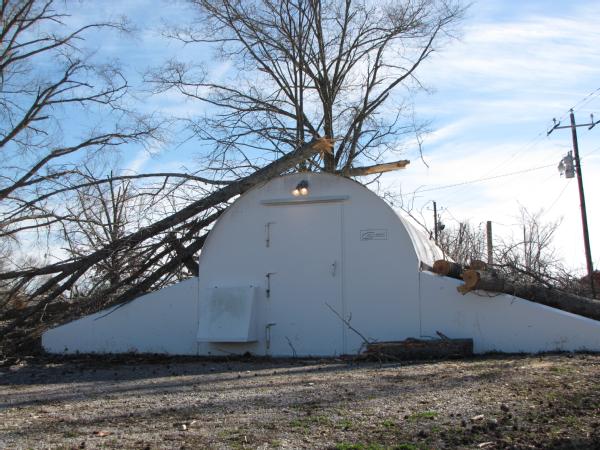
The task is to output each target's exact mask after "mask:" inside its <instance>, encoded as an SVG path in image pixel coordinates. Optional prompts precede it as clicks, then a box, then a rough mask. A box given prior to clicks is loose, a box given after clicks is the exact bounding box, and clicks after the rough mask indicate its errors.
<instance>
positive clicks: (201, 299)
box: [43, 173, 600, 356]
mask: <svg viewBox="0 0 600 450" xmlns="http://www.w3.org/2000/svg"><path fill="white" fill-rule="evenodd" d="M302 180H306V181H307V182H308V184H309V195H307V196H306V197H293V196H292V194H291V192H292V190H293V189H294V188H295V187H296V185H297V184H298V183H299V182H300V181H302ZM440 256H441V253H440V251H439V249H438V248H437V247H435V246H434V245H433V244H432V242H431V241H430V240H429V239H428V238H427V237H426V236H424V235H423V234H422V233H419V232H418V231H417V230H415V229H414V228H412V227H410V226H409V225H408V224H406V223H405V222H404V221H403V220H401V219H400V218H399V217H398V216H397V215H396V214H395V212H394V211H393V210H392V209H391V208H389V206H388V205H387V204H386V203H385V202H384V201H383V200H381V199H380V198H378V197H377V196H376V195H375V194H373V193H372V192H371V191H369V190H368V189H366V188H364V187H363V186H361V185H360V184H358V183H356V182H353V181H351V180H348V179H344V178H341V177H336V176H333V175H328V174H320V173H300V174H292V175H287V176H284V177H280V178H276V179H273V180H271V181H270V182H268V183H266V184H264V185H262V186H258V187H256V188H254V189H252V190H250V191H248V192H246V193H245V194H244V195H243V196H241V197H239V198H238V200H237V201H236V202H235V203H234V204H233V205H232V206H231V207H230V208H228V210H227V211H226V212H225V213H224V214H223V216H222V217H221V218H220V219H219V221H218V222H217V223H216V224H215V226H214V228H213V230H212V231H211V233H210V235H209V237H208V239H207V241H206V243H205V245H204V248H203V250H202V253H201V256H200V277H199V278H198V279H194V280H189V281H186V282H183V283H180V284H178V285H175V286H172V287H169V288H166V289H164V290H161V291H158V292H156V293H153V294H149V295H146V296H143V297H140V298H139V299H137V300H135V301H134V302H131V303H129V304H127V305H125V306H124V307H122V308H120V309H117V310H115V311H114V312H113V313H112V314H110V315H108V316H106V317H104V318H101V319H100V317H101V316H102V315H103V314H104V313H99V314H96V315H93V316H90V317H86V318H83V319H80V320H78V321H75V322H73V323H70V324H67V325H64V326H62V327H58V328H56V329H54V330H50V331H48V332H47V333H45V334H44V337H43V344H44V347H45V348H46V349H47V350H48V351H51V352H63V351H66V352H74V351H80V352H115V353H116V352H125V351H132V350H134V351H139V352H161V353H172V354H200V355H227V354H232V353H233V354H243V353H246V352H250V353H252V354H255V355H273V356H294V355H296V356H308V355H339V354H343V353H345V354H353V353H356V352H358V351H360V350H361V347H362V345H363V340H362V338H361V337H360V336H358V335H357V334H356V333H354V332H352V331H351V330H350V329H349V327H348V326H345V325H344V323H343V321H342V319H341V318H340V317H343V318H344V320H346V321H348V322H349V323H350V325H351V326H352V327H354V328H355V329H356V330H358V331H359V332H360V333H362V334H363V335H364V336H365V337H366V338H367V339H369V340H371V341H387V340H402V339H405V338H408V337H416V338H418V337H428V336H430V337H436V334H435V332H436V331H440V332H442V333H444V334H446V335H447V336H450V337H456V338H459V337H463V338H473V340H474V344H475V351H476V352H478V353H481V352H487V351H494V350H496V351H504V352H539V351H549V350H580V349H588V350H595V351H600V322H597V321H593V320H590V319H586V318H583V317H579V316H575V315H573V314H569V313H565V312H562V311H559V310H556V309H553V308H549V307H545V306H542V305H538V304H535V303H532V302H528V301H526V300H522V299H518V298H514V297H510V296H506V295H499V296H495V297H493V298H486V297H482V296H477V295H475V294H468V295H466V296H462V295H460V294H459V293H458V292H457V291H456V286H457V285H458V284H459V281H457V280H452V279H449V278H444V277H438V276H436V275H433V274H430V273H428V272H419V263H420V261H423V262H426V263H427V264H432V263H433V260H435V259H438V258H439V257H440ZM215 292H218V293H219V294H217V295H215ZM236 292H237V294H235V295H234V293H236ZM221 294H223V295H221ZM230 294H231V295H230ZM236 295H237V296H236ZM250 297H251V300H249V298H250ZM243 299H246V300H243ZM219 302H223V304H221V305H220V304H219ZM328 305H329V306H328ZM220 306H222V307H223V308H220ZM225 311H227V313H226V314H225ZM338 315H339V317H338ZM96 319H98V320H96ZM216 341H219V342H216ZM227 341H228V342H227Z"/></svg>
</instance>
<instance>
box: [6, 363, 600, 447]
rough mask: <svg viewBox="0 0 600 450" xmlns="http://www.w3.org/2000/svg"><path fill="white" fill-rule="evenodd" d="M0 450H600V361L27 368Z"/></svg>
mask: <svg viewBox="0 0 600 450" xmlns="http://www.w3.org/2000/svg"><path fill="white" fill-rule="evenodd" d="M0 448H9V449H11V448H19V449H20V448H139V449H158V448H234V449H238V448H239V449H241V448H311V449H313V448H334V449H372V450H375V449H386V448H395V449H405V450H409V449H429V448H432V449H438V448H488V449H493V448H572V449H587V448H600V355H588V354H576V355H566V354H565V355H544V356H487V357H482V358H473V359H468V360H460V361H456V360H455V361H437V362H413V363H377V362H369V363H366V362H360V363H357V362H356V361H343V360H247V361H246V360H236V361H209V360H202V359H185V358H178V359H159V358H148V357H147V358H139V357H138V358H131V357H125V358H108V359H107V358H104V359H97V358H78V359H66V360H61V359H47V360H40V359H30V360H25V361H24V362H19V363H14V362H13V364H12V365H4V366H1V367H0Z"/></svg>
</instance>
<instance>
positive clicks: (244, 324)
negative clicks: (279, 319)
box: [198, 286, 257, 342]
mask: <svg viewBox="0 0 600 450" xmlns="http://www.w3.org/2000/svg"><path fill="white" fill-rule="evenodd" d="M256 291H257V288H255V287H252V286H240V287H216V288H212V289H207V290H206V291H205V292H204V295H203V296H202V299H201V302H202V303H204V305H201V308H200V314H201V315H203V316H204V317H202V316H201V317H200V324H201V326H200V328H199V329H198V341H199V342H254V341H256V340H257V335H256V311H255V310H256V294H257V292H256ZM202 324H205V325H206V326H202Z"/></svg>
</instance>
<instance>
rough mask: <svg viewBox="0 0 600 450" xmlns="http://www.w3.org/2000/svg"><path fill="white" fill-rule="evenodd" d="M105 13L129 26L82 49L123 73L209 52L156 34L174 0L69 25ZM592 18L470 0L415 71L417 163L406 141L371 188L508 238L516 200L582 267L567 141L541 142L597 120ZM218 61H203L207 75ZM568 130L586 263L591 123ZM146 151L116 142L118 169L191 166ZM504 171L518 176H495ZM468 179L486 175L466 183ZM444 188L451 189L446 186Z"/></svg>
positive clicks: (584, 5)
mask: <svg viewBox="0 0 600 450" xmlns="http://www.w3.org/2000/svg"><path fill="white" fill-rule="evenodd" d="M107 5H108V6H109V7H108V8H107ZM106 10H109V11H110V13H111V14H113V15H114V16H115V17H116V16H119V15H126V16H128V17H129V18H130V19H131V21H132V22H133V23H134V24H135V25H136V26H137V28H138V31H137V32H136V33H134V34H133V35H132V36H120V35H115V36H109V37H106V36H105V37H103V40H102V41H101V42H96V41H94V39H93V38H92V39H90V40H89V41H88V43H87V44H88V45H89V46H90V47H91V48H95V49H96V51H97V57H98V58H106V57H109V58H116V59H119V60H120V61H121V62H122V63H123V64H124V65H125V66H126V67H127V69H128V71H129V74H130V75H131V77H132V80H139V79H140V75H139V74H140V73H142V72H143V71H144V69H145V68H146V67H147V66H156V65H159V64H160V63H161V62H162V61H164V60H165V59H166V58H170V57H174V56H180V57H183V58H189V57H193V58H197V59H198V58H199V59H205V58H209V57H210V55H209V54H208V53H207V54H194V53H191V51H192V50H191V49H187V48H185V47H182V46H181V45H180V44H178V43H174V42H170V41H168V40H165V39H164V38H163V37H162V36H161V34H160V28H161V24H162V23H163V21H167V22H180V21H182V17H183V18H184V20H188V19H189V18H190V17H191V16H190V14H189V11H188V10H187V6H186V4H185V2H182V1H169V2H166V1H165V2H155V1H152V2H151V1H148V0H124V1H119V2H117V1H109V0H107V1H103V2H91V1H87V0H84V1H81V2H80V3H78V4H77V6H76V9H75V10H73V13H74V16H73V20H80V21H82V22H85V21H89V20H95V19H97V17H99V15H101V14H105V11H106ZM599 17H600V2H597V1H593V0H587V1H584V0H582V1H577V2H561V3H560V5H559V6H552V3H551V2H547V1H512V0H509V1H506V0H505V1H501V0H494V1H492V0H489V1H479V2H474V3H473V4H472V6H471V7H470V9H469V11H468V14H467V17H466V18H465V20H464V23H463V26H462V28H461V32H460V35H459V36H458V39H457V40H450V41H449V42H448V43H447V45H446V46H445V47H444V48H443V49H441V51H439V52H437V53H436V54H435V55H434V57H433V58H431V59H430V60H429V61H427V63H426V64H424V65H423V66H422V67H421V70H420V73H419V74H418V76H419V78H420V80H421V81H422V82H424V83H425V84H426V85H427V86H428V87H429V88H430V89H431V92H430V93H420V94H418V95H417V96H416V98H415V111H416V114H417V117H418V118H419V119H422V120H424V121H428V122H429V123H430V126H429V128H430V129H431V133H430V134H429V135H427V136H425V138H424V141H423V157H424V160H425V161H426V162H427V165H428V167H427V166H426V165H425V164H424V163H423V162H422V161H421V160H420V156H419V153H418V152H417V151H416V145H412V146H411V145H409V146H408V150H407V153H406V157H407V158H408V159H410V160H411V161H412V163H411V165H410V166H409V168H408V169H406V170H405V171H402V172H398V173H393V174H389V175H386V176H385V177H384V178H383V179H382V183H381V186H382V187H383V188H385V189H391V190H394V191H396V192H402V193H405V194H407V195H406V204H408V202H409V201H410V203H411V204H412V205H413V211H414V212H415V214H417V215H418V214H422V217H423V219H424V220H425V221H427V222H428V224H429V225H430V224H431V216H432V213H431V211H430V208H431V201H433V200H435V201H437V203H438V207H440V208H441V210H442V211H441V215H442V220H443V221H444V222H446V223H447V224H448V225H452V224H453V223H454V224H455V222H456V221H463V220H469V221H470V222H471V223H472V224H474V225H477V224H479V223H482V222H485V221H486V220H492V221H493V223H494V232H495V234H497V236H498V238H500V237H507V236H510V234H511V233H513V234H514V235H515V236H520V233H521V232H522V231H520V229H519V228H518V227H515V225H514V224H515V223H516V222H517V216H518V214H519V208H520V206H524V207H526V208H528V209H529V210H530V211H532V212H534V211H537V210H540V209H543V210H544V211H545V212H544V214H543V216H542V217H543V219H544V220H548V221H550V220H557V219H559V218H562V220H563V222H562V224H561V226H560V228H559V232H558V235H557V238H556V246H557V248H558V251H559V253H560V254H561V255H562V256H563V257H564V259H565V261H566V262H567V264H568V265H569V266H571V267H573V268H576V269H583V268H584V267H585V260H584V254H583V243H582V235H581V222H580V213H579V199H578V194H577V186H576V181H575V180H565V179H564V178H560V177H559V174H558V171H557V169H556V166H557V165H558V163H559V161H560V159H561V158H562V156H563V155H564V154H565V153H566V152H567V151H568V150H569V149H570V148H571V137H570V133H569V131H568V130H561V131H555V132H554V133H553V134H552V135H550V136H549V137H546V130H547V129H549V128H550V126H551V123H552V118H553V117H556V118H557V119H559V118H560V119H562V120H563V123H566V122H568V110H569V108H571V107H574V109H575V114H576V118H577V121H578V122H587V121H589V114H590V113H594V112H595V113H596V114H597V117H598V119H600V52H599V51H598V49H599V48H600V27H598V25H597V20H598V18H599ZM194 51H197V49H195V50H194ZM225 67H226V66H224V65H223V63H222V62H215V65H214V70H215V71H219V70H223V69H224V68H225ZM134 82H135V81H134ZM139 98H140V104H141V105H143V107H144V108H147V109H148V110H153V109H158V110H161V111H163V112H165V113H176V114H178V115H185V114H187V113H194V112H197V111H198V108H199V106H198V105H197V104H192V103H189V102H185V101H183V100H182V99H181V98H179V97H177V96H176V95H164V96H161V97H159V98H156V97H150V96H147V95H146V94H143V93H142V94H140V95H139ZM579 137H580V141H579V142H580V151H581V154H582V156H583V163H582V166H583V175H584V180H585V189H586V195H587V198H586V200H587V203H588V215H589V224H590V230H591V234H592V236H591V240H592V254H593V255H594V261H595V266H597V267H598V266H600V235H599V234H598V232H597V230H599V229H600V206H599V205H600V194H599V193H600V125H599V126H598V127H597V128H595V129H592V130H587V128H580V129H579ZM413 144H414V143H413ZM153 150H154V156H150V155H149V154H148V153H147V152H145V151H144V150H143V149H141V148H133V147H132V148H128V149H124V150H123V155H122V159H121V161H122V166H123V168H126V169H130V170H135V171H146V172H148V171H155V170H164V169H165V168H171V169H177V170H178V169H181V168H183V167H186V166H188V167H191V166H193V163H192V162H191V159H192V158H193V156H192V155H191V154H189V153H188V152H187V151H184V150H182V148H173V147H172V146H166V147H164V148H155V149H153ZM541 166H550V167H545V168H540V167H541ZM534 169H535V170H534ZM513 172H522V173H520V174H515V175H507V174H510V173H513ZM480 178H486V180H485V181H480V182H472V181H473V180H476V179H480ZM488 178H490V179H488ZM461 183H466V184H461ZM455 184H461V185H460V186H456V187H446V186H449V185H455Z"/></svg>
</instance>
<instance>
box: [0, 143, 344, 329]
mask: <svg viewBox="0 0 600 450" xmlns="http://www.w3.org/2000/svg"><path fill="white" fill-rule="evenodd" d="M332 145H333V143H332V141H331V140H330V139H327V138H319V139H314V140H313V141H311V142H309V143H307V144H305V145H304V146H302V147H301V148H299V149H297V150H295V151H293V152H291V153H288V154H286V155H284V156H283V157H281V158H279V159H278V160H276V161H273V162H272V163H270V164H268V165H266V166H265V167H263V168H261V169H258V170H257V171H255V172H254V173H252V174H250V175H248V176H247V177H244V178H241V179H239V180H237V181H235V182H232V183H230V184H228V185H226V186H224V187H222V188H220V189H218V190H216V191H215V192H213V193H211V194H209V195H208V196H206V197H205V198H203V199H200V200H198V201H196V202H193V203H191V204H190V205H188V206H186V207H185V208H183V209H181V210H180V211H178V212H176V213H174V214H172V215H170V216H168V217H165V218H164V219H162V220H159V221H157V222H155V223H153V224H151V225H149V226H147V227H144V228H141V229H139V230H138V231H136V232H134V233H131V234H130V235H128V236H125V237H123V238H121V239H118V240H115V241H113V242H112V243H111V244H109V245H106V246H105V247H103V248H101V249H98V250H96V251H95V252H92V253H91V254H89V255H85V256H82V257H79V258H74V259H71V260H68V261H63V262H60V263H56V264H52V265H48V266H45V267H40V268H33V269H28V270H19V271H12V272H5V273H0V280H2V279H4V280H10V279H25V280H27V281H30V280H32V279H34V278H36V277H39V276H42V275H51V277H49V278H47V279H45V282H44V283H43V284H42V285H41V286H40V287H38V288H37V289H36V290H35V291H34V292H33V293H32V294H31V295H30V301H31V302H32V303H33V304H35V306H34V307H32V308H31V309H30V310H27V312H25V313H24V314H22V315H20V316H19V317H18V318H17V319H16V320H14V322H13V323H11V324H9V325H7V326H6V327H4V329H3V332H4V333H5V334H6V333H8V332H10V331H12V330H13V329H15V328H17V327H20V326H22V325H24V324H25V322H26V321H27V319H29V318H31V317H32V316H35V315H37V314H39V313H41V312H42V311H43V310H44V309H45V308H46V306H47V305H48V304H49V303H50V302H52V301H54V300H55V299H57V298H59V297H60V296H61V294H63V293H64V292H65V291H68V290H69V289H71V288H72V287H73V285H74V284H75V283H76V282H77V280H79V279H80V278H81V277H82V276H83V275H84V274H85V273H86V272H87V271H88V270H90V269H91V268H92V267H93V266H94V265H96V264H98V263H99V262H100V261H103V260H104V259H106V258H108V257H110V255H111V254H113V252H117V251H122V250H125V249H131V248H134V247H136V246H137V245H140V244H141V243H143V242H144V241H146V240H148V239H150V238H153V237H156V236H158V235H160V234H161V233H163V232H165V231H167V230H170V229H173V228H174V227H176V226H178V225H180V224H183V223H185V222H186V221H188V220H189V219H191V218H193V217H194V216H196V215H198V214H200V213H202V212H205V211H209V210H211V208H216V207H218V206H219V205H221V204H223V203H225V202H227V201H229V200H230V199H231V198H233V197H235V196H236V195H240V194H242V193H244V192H245V191H247V190H248V189H250V188H252V187H254V186H256V185H258V184H260V183H264V182H267V181H269V180H270V179H272V178H274V177H276V176H278V175H280V174H281V173H283V172H285V171H287V170H289V169H290V168H291V167H294V166H295V165H297V164H298V163H300V162H301V161H304V160H306V159H308V158H310V157H311V156H312V155H314V154H316V153H323V152H327V151H329V150H328V149H331V148H332ZM217 216H218V213H216V214H213V215H212V216H210V217H211V218H216V217H217ZM212 221H214V219H212V220H211V222H212ZM199 223H202V225H203V226H204V227H205V226H207V225H210V223H207V222H205V221H200V222H199ZM168 239H169V237H168V236H167V238H166V239H164V240H162V241H160V242H159V243H157V245H159V246H160V245H164V244H169V242H168ZM203 243H204V239H199V240H196V241H195V242H194V243H193V244H192V245H190V246H188V247H187V248H184V247H181V248H179V252H178V256H177V257H175V258H173V259H171V261H170V262H169V263H168V264H164V265H162V266H161V267H160V268H159V269H158V270H156V271H154V272H153V273H152V274H150V275H149V276H147V277H143V278H141V281H139V282H138V283H134V285H133V286H132V287H130V288H129V289H128V290H127V291H126V292H125V293H123V294H121V295H119V296H118V299H119V300H120V301H126V300H128V299H131V298H132V297H133V296H134V295H139V294H142V293H144V292H145V291H147V290H148V289H150V288H151V286H152V283H153V282H156V281H157V280H158V279H159V278H160V276H163V275H165V274H166V273H167V272H168V271H169V270H174V269H175V268H176V267H177V266H179V265H180V264H182V262H183V260H184V259H188V258H189V257H191V256H192V255H193V254H194V252H197V251H199V250H200V249H201V248H202V245H203ZM140 275H141V274H140ZM132 281H133V280H132Z"/></svg>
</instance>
